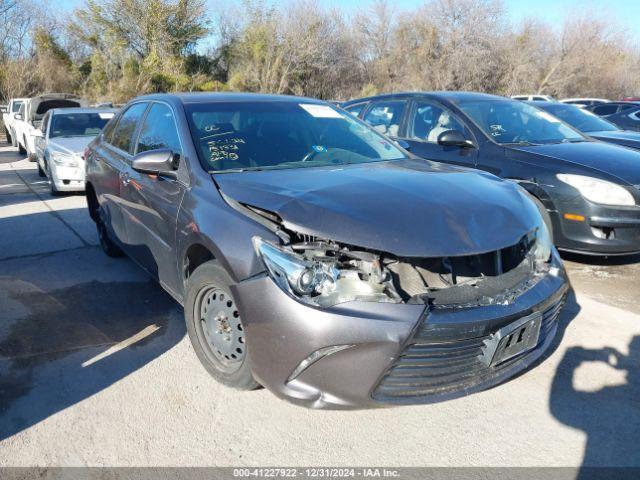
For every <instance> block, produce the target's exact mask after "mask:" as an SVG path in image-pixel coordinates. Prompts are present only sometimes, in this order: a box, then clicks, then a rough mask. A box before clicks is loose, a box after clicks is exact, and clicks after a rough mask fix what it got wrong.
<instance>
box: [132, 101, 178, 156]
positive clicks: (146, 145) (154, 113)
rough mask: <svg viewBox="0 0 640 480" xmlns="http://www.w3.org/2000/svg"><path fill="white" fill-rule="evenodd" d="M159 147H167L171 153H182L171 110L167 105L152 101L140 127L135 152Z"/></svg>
mask: <svg viewBox="0 0 640 480" xmlns="http://www.w3.org/2000/svg"><path fill="white" fill-rule="evenodd" d="M160 148H169V149H171V151H172V152H173V153H178V154H181V153H182V148H181V146H180V137H179V136H178V131H177V130H176V122H175V120H174V117H173V111H172V110H171V108H170V107H169V106H168V105H165V104H163V103H154V104H152V105H151V108H150V109H149V113H147V116H146V118H145V119H144V122H143V124H142V128H141V129H140V135H139V136H138V146H137V148H136V152H137V153H140V152H146V151H148V150H158V149H160Z"/></svg>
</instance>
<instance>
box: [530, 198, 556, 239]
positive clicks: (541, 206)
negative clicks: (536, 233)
mask: <svg viewBox="0 0 640 480" xmlns="http://www.w3.org/2000/svg"><path fill="white" fill-rule="evenodd" d="M529 198H531V200H532V201H533V203H535V204H536V207H538V211H539V212H540V216H542V221H543V222H544V224H545V225H546V226H547V230H549V236H550V237H551V242H552V243H553V238H554V236H553V222H552V221H551V215H549V212H548V211H547V208H546V207H545V206H544V204H543V203H542V202H541V201H540V200H538V198H537V197H534V196H533V195H531V194H529Z"/></svg>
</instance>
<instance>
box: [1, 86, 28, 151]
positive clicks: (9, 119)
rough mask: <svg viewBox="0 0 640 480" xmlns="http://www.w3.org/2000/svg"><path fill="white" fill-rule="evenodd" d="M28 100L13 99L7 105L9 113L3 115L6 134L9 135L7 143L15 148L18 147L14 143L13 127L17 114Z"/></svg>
mask: <svg viewBox="0 0 640 480" xmlns="http://www.w3.org/2000/svg"><path fill="white" fill-rule="evenodd" d="M25 100H27V99H26V98H12V99H11V100H9V103H8V104H7V111H6V112H4V113H3V114H2V123H3V124H4V133H5V134H6V135H7V143H10V144H11V145H13V146H14V147H17V146H18V145H17V144H16V143H14V141H15V140H14V135H13V131H14V130H13V128H14V127H13V126H14V124H15V121H16V120H15V117H14V116H15V114H16V113H18V110H20V106H21V105H22V103H23V102H24V101H25Z"/></svg>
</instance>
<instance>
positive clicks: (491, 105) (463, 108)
mask: <svg viewBox="0 0 640 480" xmlns="http://www.w3.org/2000/svg"><path fill="white" fill-rule="evenodd" d="M342 108H344V109H345V110H347V111H349V112H351V113H353V114H358V115H359V116H360V117H361V118H362V119H364V120H365V121H367V122H368V123H370V124H371V125H372V126H373V127H374V128H375V129H376V130H378V131H379V132H381V133H383V134H386V135H388V136H390V137H392V138H395V139H398V140H400V141H401V143H402V144H403V145H405V146H406V147H407V148H409V149H410V151H411V152H412V153H414V154H416V155H418V156H420V157H422V158H426V159H431V160H437V161H440V162H446V163H450V164H455V165H463V166H466V167H475V168H479V169H482V170H486V171H488V172H491V173H493V174H495V175H498V176H500V177H502V178H505V179H511V180H513V181H516V182H518V183H519V184H520V185H522V186H523V187H524V188H526V189H527V191H529V193H530V194H531V195H532V196H533V197H535V198H536V199H537V201H538V205H539V207H540V208H541V211H542V213H543V216H544V217H545V220H546V221H547V222H548V223H549V225H551V226H552V229H553V235H554V240H555V244H556V246H557V247H558V248H560V249H563V250H566V251H576V252H581V253H588V254H597V255H614V254H631V253H636V252H639V251H640V206H639V205H640V152H636V151H633V150H631V149H628V148H623V147H619V146H616V145H611V144H607V143H603V142H598V141H595V140H593V139H591V138H589V137H586V136H585V135H583V134H582V133H580V132H578V131H577V130H575V129H573V128H572V127H570V126H569V125H567V124H565V123H564V122H562V121H560V120H559V119H557V118H556V117H554V116H552V115H550V114H548V113H546V112H544V111H542V110H539V109H537V108H535V107H533V106H531V105H528V104H527V103H524V102H520V101H517V100H512V99H509V98H504V97H499V96H495V95H486V94H481V93H470V92H431V93H415V92H414V93H397V94H389V95H380V96H376V97H370V98H362V99H358V100H352V101H349V102H345V103H344V104H342Z"/></svg>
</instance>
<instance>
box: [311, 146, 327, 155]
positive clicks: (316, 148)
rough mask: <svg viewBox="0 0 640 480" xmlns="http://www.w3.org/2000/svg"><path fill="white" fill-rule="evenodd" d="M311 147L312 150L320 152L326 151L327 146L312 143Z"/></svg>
mask: <svg viewBox="0 0 640 480" xmlns="http://www.w3.org/2000/svg"><path fill="white" fill-rule="evenodd" d="M311 148H313V150H314V151H316V152H318V153H322V152H326V151H327V147H324V146H322V145H313V146H312V147H311Z"/></svg>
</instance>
